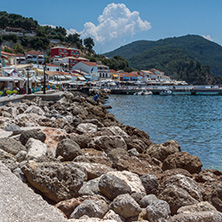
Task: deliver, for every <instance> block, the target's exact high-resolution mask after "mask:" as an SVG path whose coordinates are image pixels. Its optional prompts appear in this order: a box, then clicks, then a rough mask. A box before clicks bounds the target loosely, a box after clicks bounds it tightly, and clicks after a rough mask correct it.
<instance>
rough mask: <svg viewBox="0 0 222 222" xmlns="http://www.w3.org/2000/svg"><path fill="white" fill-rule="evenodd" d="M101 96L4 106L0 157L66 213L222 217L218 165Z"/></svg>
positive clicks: (170, 219)
mask: <svg viewBox="0 0 222 222" xmlns="http://www.w3.org/2000/svg"><path fill="white" fill-rule="evenodd" d="M106 98H107V95H106V93H105V92H103V91H101V92H100V101H99V102H96V101H94V100H93V96H88V95H85V94H82V93H79V92H73V93H71V92H64V96H63V97H62V98H61V99H60V100H59V101H43V100H42V99H41V98H39V97H36V98H35V99H33V100H22V101H21V102H19V103H11V102H10V103H8V104H7V105H5V106H1V107H0V163H1V164H4V165H5V166H6V167H7V169H9V170H10V172H12V173H13V174H14V175H16V177H17V178H16V179H18V178H19V181H22V183H24V185H25V186H26V187H27V188H29V189H30V188H31V190H32V191H33V193H34V192H35V193H37V195H40V196H41V197H42V198H43V199H44V200H42V201H44V203H46V204H47V205H50V206H53V209H56V210H57V211H58V212H59V214H60V216H61V214H62V218H64V221H82V222H84V221H89V222H90V221H107V222H111V221H117V222H133V221H144V222H145V221H149V222H165V221H166V222H193V221H197V222H199V221H206V222H208V221H209V222H210V221H215V222H216V221H217V222H218V221H222V213H221V212H222V182H221V181H222V172H221V171H218V170H210V169H205V170H202V163H201V161H200V160H199V158H198V157H197V156H193V155H191V154H189V153H187V152H183V151H181V147H180V145H179V144H178V143H177V142H176V141H174V140H170V141H166V142H165V143H163V144H155V143H152V141H150V139H149V135H147V134H146V133H145V132H144V131H141V130H139V129H137V128H135V127H132V126H128V125H124V124H122V123H121V122H119V121H118V120H117V119H116V118H115V116H114V115H113V114H112V113H110V112H108V111H107V108H110V107H107V106H106V105H105V104H104V101H105V99H106ZM1 170H2V168H1V167H0V174H1ZM0 182H1V180H0ZM25 189H26V188H24V190H25ZM19 195H22V194H19ZM26 198H28V197H26ZM0 203H1V202H0ZM2 206H3V205H2V204H1V205H0V207H1V208H3V207H2ZM4 207H5V208H6V205H4ZM8 207H10V206H8ZM0 210H1V212H3V211H6V210H7V209H4V208H3V209H0ZM14 210H15V209H14ZM15 211H16V210H15ZM7 212H10V211H8V210H7ZM13 213H15V212H13ZM44 213H45V214H47V212H43V214H44ZM8 214H10V213H8ZM10 216H11V215H8V220H6V219H5V221H10V220H9V218H10ZM47 216H48V217H49V218H50V217H51V218H52V220H50V219H48V220H47V221H61V218H59V217H57V219H55V215H54V216H53V215H50V214H49V215H47ZM3 221H4V220H3ZM18 221H22V220H19V218H18ZM35 221H36V220H35ZM37 221H38V219H37ZM39 221H44V220H39ZM45 221H46V220H45Z"/></svg>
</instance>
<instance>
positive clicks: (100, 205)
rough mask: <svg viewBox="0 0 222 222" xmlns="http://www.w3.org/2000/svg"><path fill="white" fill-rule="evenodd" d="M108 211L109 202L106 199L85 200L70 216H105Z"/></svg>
mask: <svg viewBox="0 0 222 222" xmlns="http://www.w3.org/2000/svg"><path fill="white" fill-rule="evenodd" d="M107 211H108V204H107V203H106V202H105V201H104V200H85V201H83V202H82V203H81V204H80V205H79V206H78V207H76V208H75V210H74V211H73V212H72V214H71V216H70V218H75V219H79V218H80V217H82V216H84V215H87V216H89V217H97V218H103V216H104V215H105V213H106V212H107Z"/></svg>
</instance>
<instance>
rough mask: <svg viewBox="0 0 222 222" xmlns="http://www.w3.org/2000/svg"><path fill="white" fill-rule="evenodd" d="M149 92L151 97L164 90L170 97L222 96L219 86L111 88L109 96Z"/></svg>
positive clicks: (221, 89)
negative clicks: (168, 92)
mask: <svg viewBox="0 0 222 222" xmlns="http://www.w3.org/2000/svg"><path fill="white" fill-rule="evenodd" d="M144 90H145V91H151V92H152V94H153V95H160V93H161V92H162V91H164V90H170V91H171V95H222V88H221V87H219V86H186V87H179V86H178V87H177V86H167V87H166V86H158V87H153V86H147V87H143V88H135V87H126V88H124V87H123V88H111V89H110V93H111V94H125V95H134V94H136V93H138V92H141V91H144Z"/></svg>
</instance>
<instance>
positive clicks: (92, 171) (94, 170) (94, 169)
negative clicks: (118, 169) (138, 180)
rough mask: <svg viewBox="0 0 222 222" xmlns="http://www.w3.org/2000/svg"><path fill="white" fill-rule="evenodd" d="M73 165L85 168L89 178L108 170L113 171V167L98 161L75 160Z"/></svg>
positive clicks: (98, 175)
mask: <svg viewBox="0 0 222 222" xmlns="http://www.w3.org/2000/svg"><path fill="white" fill-rule="evenodd" d="M75 165H76V166H80V167H81V168H84V169H85V171H86V173H87V177H88V179H89V180H91V179H94V178H97V177H100V176H101V175H103V174H106V173H108V172H110V171H114V169H113V168H111V167H108V166H106V165H104V164H99V163H85V162H75Z"/></svg>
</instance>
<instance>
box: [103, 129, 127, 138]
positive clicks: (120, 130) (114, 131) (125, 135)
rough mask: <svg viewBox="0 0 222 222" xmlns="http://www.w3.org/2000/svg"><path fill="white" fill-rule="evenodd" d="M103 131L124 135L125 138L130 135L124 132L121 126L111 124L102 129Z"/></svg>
mask: <svg viewBox="0 0 222 222" xmlns="http://www.w3.org/2000/svg"><path fill="white" fill-rule="evenodd" d="M101 131H108V132H109V133H110V135H113V136H118V135H119V136H122V137H123V138H128V137H129V135H128V134H127V133H126V132H124V131H123V130H122V129H121V128H120V127H119V126H109V127H104V128H102V129H101Z"/></svg>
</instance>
